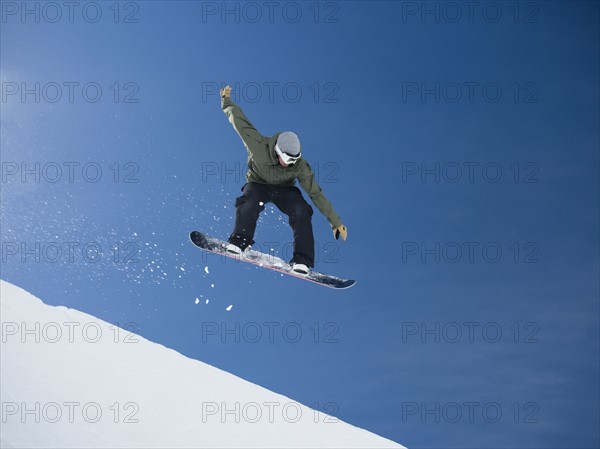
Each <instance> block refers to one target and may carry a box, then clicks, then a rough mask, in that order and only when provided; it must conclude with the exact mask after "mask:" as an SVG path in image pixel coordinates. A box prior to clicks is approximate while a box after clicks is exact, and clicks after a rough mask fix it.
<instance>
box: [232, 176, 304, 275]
mask: <svg viewBox="0 0 600 449" xmlns="http://www.w3.org/2000/svg"><path fill="white" fill-rule="evenodd" d="M242 192H244V194H243V195H242V196H240V197H238V198H237V199H236V200H235V227H234V229H233V233H232V234H231V235H230V236H229V242H230V243H233V244H234V245H237V246H239V247H240V248H242V250H244V249H246V247H248V246H249V245H252V244H253V243H254V240H253V238H254V232H255V231H256V222H257V221H258V216H259V214H260V213H261V212H262V211H263V210H264V209H265V204H267V203H274V204H275V206H277V208H278V209H279V210H280V211H281V212H283V213H284V214H286V215H287V216H288V217H289V223H290V226H291V227H292V230H293V231H294V257H293V259H292V261H293V262H297V263H303V264H305V265H307V266H309V267H314V261H315V240H314V237H313V230H312V223H311V219H312V215H313V209H312V207H311V206H310V204H308V203H307V202H306V200H305V199H304V197H303V196H302V194H301V193H300V189H298V187H295V186H291V187H285V186H278V185H272V184H260V183H257V182H248V183H247V184H246V185H245V186H244V187H243V188H242Z"/></svg>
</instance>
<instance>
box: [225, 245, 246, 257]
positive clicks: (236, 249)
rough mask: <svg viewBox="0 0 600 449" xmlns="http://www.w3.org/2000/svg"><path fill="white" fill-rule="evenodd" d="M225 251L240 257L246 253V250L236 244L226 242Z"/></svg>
mask: <svg viewBox="0 0 600 449" xmlns="http://www.w3.org/2000/svg"><path fill="white" fill-rule="evenodd" d="M225 251H227V252H228V253H229V254H231V255H232V256H237V257H242V256H243V255H244V254H245V253H246V250H242V248H240V247H239V246H237V245H234V244H233V243H228V244H227V245H226V246H225Z"/></svg>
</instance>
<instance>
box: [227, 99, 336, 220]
mask: <svg viewBox="0 0 600 449" xmlns="http://www.w3.org/2000/svg"><path fill="white" fill-rule="evenodd" d="M221 108H222V109H223V112H225V114H226V115H227V118H228V119H229V122H230V123H231V124H232V125H233V127H234V128H235V130H236V131H237V133H238V134H239V135H240V137H241V138H242V141H243V142H244V146H245V147H246V149H247V150H248V173H247V174H246V180H247V181H251V182H258V183H262V184H275V185H282V186H293V185H295V184H296V179H297V180H298V182H299V183H300V187H302V189H304V191H305V192H306V193H307V194H308V196H309V197H310V199H311V200H312V202H313V203H314V204H315V206H317V208H318V209H319V210H320V211H321V213H322V214H323V215H325V217H327V220H329V223H330V224H331V226H332V227H334V228H336V227H338V226H339V225H341V224H342V221H341V220H340V217H339V216H338V214H336V212H335V210H333V206H332V205H331V203H330V202H329V201H328V200H327V198H325V195H324V194H323V191H322V190H321V187H319V184H317V181H315V174H314V172H313V171H312V169H311V168H310V165H308V162H306V161H305V160H304V158H301V159H300V160H299V161H298V162H296V163H295V164H294V165H291V166H289V167H287V168H284V167H282V166H281V165H280V164H279V159H278V158H277V154H276V153H275V143H276V142H277V137H279V134H281V133H280V132H278V133H276V134H275V135H274V136H272V137H265V136H263V135H261V134H260V133H259V132H258V131H257V130H256V128H255V127H254V126H253V125H252V123H250V121H249V120H248V118H247V117H246V116H245V115H244V112H243V111H242V109H241V108H240V107H239V106H238V105H237V104H235V103H234V102H233V100H232V99H231V97H223V98H222V100H221Z"/></svg>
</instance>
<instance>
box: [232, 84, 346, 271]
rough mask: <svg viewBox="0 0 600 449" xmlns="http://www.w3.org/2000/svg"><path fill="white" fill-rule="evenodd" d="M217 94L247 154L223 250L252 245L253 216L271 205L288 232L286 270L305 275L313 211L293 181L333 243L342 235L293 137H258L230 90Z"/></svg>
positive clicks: (311, 247)
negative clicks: (291, 247) (290, 243)
mask: <svg viewBox="0 0 600 449" xmlns="http://www.w3.org/2000/svg"><path fill="white" fill-rule="evenodd" d="M220 93H221V109H223V112H225V114H226V115H227V118H228V119H229V122H230V123H231V124H232V125H233V127H234V128H235V130H236V131H237V133H238V134H239V136H240V137H241V138H242V141H243V143H244V146H245V147H246V149H247V150H248V173H247V174H246V181H247V182H246V184H245V185H244V187H242V192H243V195H242V196H240V197H238V198H236V201H235V208H236V211H235V226H234V229H233V232H232V233H231V235H230V236H229V244H228V245H227V251H228V252H230V253H233V254H237V255H242V254H243V252H244V251H245V250H246V248H248V247H249V246H250V245H252V244H254V243H255V242H254V240H253V238H254V232H255V230H256V222H257V221H258V216H259V214H260V212H262V211H263V210H264V208H265V206H264V205H265V204H266V203H269V202H272V203H274V204H275V206H277V208H279V210H281V211H282V212H283V213H284V214H286V215H287V216H288V217H289V224H290V226H291V227H292V230H293V232H294V255H293V258H292V260H291V261H290V264H291V265H292V269H293V270H294V271H295V272H296V273H299V274H303V275H307V274H308V272H309V269H310V268H313V267H314V255H315V243H314V237H313V229H312V222H311V217H312V214H313V209H312V207H311V206H310V205H309V204H308V203H307V202H306V200H305V199H304V197H303V196H302V193H301V192H300V189H298V187H296V186H295V183H296V179H297V180H298V182H299V183H300V186H301V187H302V188H303V189H304V191H305V192H306V193H307V194H308V196H309V197H310V199H311V200H312V202H313V203H314V204H315V206H317V208H318V209H319V210H320V211H321V213H322V214H323V215H324V216H325V217H327V220H328V221H329V223H330V225H331V228H332V230H333V235H334V237H335V238H336V239H339V237H340V236H341V237H342V239H343V240H346V238H347V236H348V230H347V229H346V226H344V225H343V224H342V221H341V220H340V217H339V216H338V214H337V213H336V212H335V210H334V209H333V206H332V205H331V203H330V202H329V201H328V200H327V198H325V195H324V194H323V191H322V190H321V188H320V187H319V185H318V184H317V182H316V181H315V175H314V172H313V171H312V169H311V168H310V165H308V162H306V160H305V159H304V158H303V157H302V151H301V150H302V149H301V146H300V141H299V139H298V136H297V135H296V134H295V133H293V132H291V131H286V132H278V133H276V134H275V135H273V136H272V137H266V136H263V135H261V134H260V133H259V132H258V131H257V130H256V128H255V127H254V126H253V125H252V123H250V121H249V120H248V118H246V116H245V115H244V113H243V112H242V109H241V108H240V107H239V106H238V105H237V104H235V103H234V102H233V100H232V99H231V87H230V86H227V87H225V88H223V89H221V91H220Z"/></svg>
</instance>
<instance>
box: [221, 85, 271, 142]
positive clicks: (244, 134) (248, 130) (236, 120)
mask: <svg viewBox="0 0 600 449" xmlns="http://www.w3.org/2000/svg"><path fill="white" fill-rule="evenodd" d="M230 95H231V87H229V86H227V87H225V88H224V89H222V90H221V109H223V112H225V115H227V119H228V120H229V122H230V123H231V124H232V125H233V128H234V129H235V130H236V132H237V133H238V134H239V136H240V137H241V138H242V141H243V142H244V145H245V146H246V148H247V149H248V151H250V152H251V153H252V152H254V148H255V147H256V145H257V144H260V143H261V142H262V141H263V139H264V137H263V136H262V135H261V134H260V133H259V132H258V131H257V130H256V128H255V127H254V125H253V124H252V123H250V120H248V118H247V117H246V115H245V114H244V112H243V111H242V108H240V107H239V106H238V105H237V104H235V103H234V102H233V100H232V99H231V96H230Z"/></svg>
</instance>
